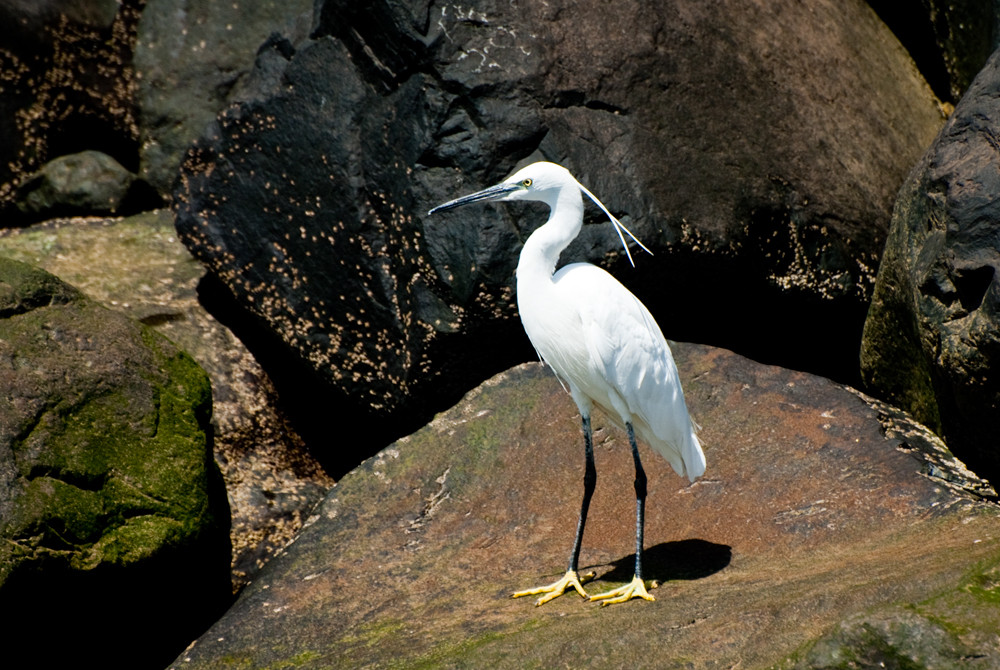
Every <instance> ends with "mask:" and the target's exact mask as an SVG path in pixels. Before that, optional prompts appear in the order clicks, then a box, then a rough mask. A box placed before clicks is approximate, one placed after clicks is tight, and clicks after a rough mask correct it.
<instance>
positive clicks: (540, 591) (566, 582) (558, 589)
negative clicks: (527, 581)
mask: <svg viewBox="0 0 1000 670" xmlns="http://www.w3.org/2000/svg"><path fill="white" fill-rule="evenodd" d="M593 578H594V573H593V572H588V573H587V574H585V575H584V576H583V577H582V578H581V577H580V576H579V575H577V573H576V571H575V570H568V571H567V572H566V574H565V575H563V576H562V579H559V580H557V581H554V582H552V583H551V584H547V585H545V586H539V587H538V588H535V589H526V590H524V591H517V592H516V593H514V594H512V595H511V597H512V598H520V597H522V596H537V595H541V596H542V597H541V598H539V599H538V601H537V602H536V603H535V605H544V604H545V603H547V602H549V601H550V600H553V599H554V598H558V597H559V596H561V595H562V594H563V593H565V592H566V591H567V590H568V589H570V588H573V589H574V590H576V592H577V593H579V594H580V595H581V596H583V597H584V598H589V597H590V596H589V595H588V594H587V592H586V591H584V590H583V584H585V583H586V582H589V581H590V580H591V579H593Z"/></svg>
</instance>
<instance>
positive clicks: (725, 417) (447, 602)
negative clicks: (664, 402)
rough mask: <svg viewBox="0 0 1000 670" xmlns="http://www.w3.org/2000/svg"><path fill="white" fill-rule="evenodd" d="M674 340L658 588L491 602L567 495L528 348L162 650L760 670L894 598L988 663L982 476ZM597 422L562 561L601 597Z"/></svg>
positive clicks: (561, 459) (630, 503) (609, 539)
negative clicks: (683, 471) (686, 419)
mask: <svg viewBox="0 0 1000 670" xmlns="http://www.w3.org/2000/svg"><path fill="white" fill-rule="evenodd" d="M674 352H675V354H676V358H677V361H678V366H679V370H680V375H681V378H682V380H683V382H684V384H685V392H686V395H687V398H688V403H689V406H690V408H691V411H692V414H693V415H694V417H695V418H696V419H697V420H698V422H699V423H700V424H701V425H702V427H703V428H702V432H701V436H702V438H703V440H704V443H705V452H706V455H707V459H708V471H707V473H706V474H705V476H704V477H703V478H702V479H700V480H699V481H698V482H696V483H695V484H694V485H688V483H687V481H686V480H681V479H679V478H678V477H677V476H676V475H675V474H674V473H673V472H672V471H671V470H670V467H669V465H667V464H666V462H665V461H663V459H661V458H659V457H657V456H656V455H655V454H653V453H652V452H650V451H649V450H648V449H646V448H645V447H641V453H642V456H643V458H644V461H643V463H644V466H645V469H646V473H647V475H648V477H649V482H650V494H649V496H650V497H649V499H648V501H647V507H646V514H647V518H646V523H647V525H646V566H647V570H648V573H649V574H648V575H647V576H648V577H649V578H656V579H659V580H661V581H662V582H664V583H663V585H662V586H660V587H659V588H658V589H657V590H655V591H654V592H653V594H654V595H655V597H656V599H657V600H656V601H655V602H652V603H647V602H642V601H639V602H631V603H628V604H625V605H616V606H613V607H610V608H605V609H601V608H599V607H597V605H596V604H590V603H586V602H583V601H581V599H580V598H579V597H577V596H576V595H567V596H563V597H561V598H558V599H556V600H555V601H553V602H551V603H548V604H546V605H544V606H543V607H541V608H536V607H534V605H533V602H532V601H531V600H530V599H518V600H512V599H511V598H510V593H511V592H512V591H514V590H516V589H520V588H525V587H527V586H535V585H538V584H541V583H546V582H548V581H552V580H553V579H555V578H556V577H557V576H558V575H561V574H562V571H563V570H564V569H565V565H566V560H567V558H568V554H569V549H570V544H571V542H572V538H573V532H574V529H575V523H576V515H577V511H578V510H579V502H580V496H581V494H582V488H583V487H582V479H583V445H582V438H581V433H580V419H579V416H578V415H577V414H576V410H575V406H574V404H573V402H572V400H571V399H570V398H569V396H568V394H566V393H565V392H564V391H563V390H562V389H561V388H560V386H559V384H558V382H557V381H556V380H555V379H554V377H553V376H552V375H551V373H550V372H548V371H547V370H545V369H544V368H543V367H542V366H541V365H539V364H537V363H532V364H525V365H523V366H520V367H518V368H516V369H514V370H512V371H510V372H507V373H503V374H501V375H499V376H497V377H495V378H493V379H492V380H490V381H488V382H487V383H485V384H483V385H482V386H480V387H479V388H477V389H476V390H475V391H474V392H472V393H470V394H469V395H468V396H467V397H466V398H465V399H464V400H462V402H460V403H459V404H458V405H457V406H455V407H454V408H452V409H450V410H448V411H447V412H444V413H443V414H441V415H439V416H438V417H437V418H436V419H435V420H434V421H433V422H432V423H431V424H430V425H429V426H427V427H426V428H424V429H422V430H420V431H418V432H417V433H415V434H414V435H412V436H410V437H408V438H405V439H402V440H400V441H398V442H396V443H395V444H393V445H391V446H390V447H389V448H387V449H385V450H383V451H382V452H380V453H379V454H378V455H377V456H375V457H374V458H372V459H370V460H368V461H366V462H365V463H364V464H363V465H362V466H360V467H359V468H358V469H357V470H355V471H354V472H352V473H351V474H349V475H348V476H347V477H344V478H343V479H342V480H340V481H339V482H338V484H337V486H336V487H335V488H334V489H333V490H332V491H331V492H330V494H329V496H328V497H327V499H326V501H325V502H324V504H323V505H322V507H320V508H319V509H318V510H317V514H316V516H315V518H314V519H313V520H312V524H311V525H309V526H308V527H307V528H306V529H305V530H304V531H303V532H302V533H301V534H300V535H299V537H298V539H297V540H296V542H295V543H294V544H292V545H291V546H290V547H289V548H288V549H286V551H285V553H284V554H283V555H281V556H279V557H278V558H276V559H275V560H273V561H272V562H271V563H270V564H269V565H268V566H267V567H266V568H265V570H264V571H263V573H262V574H261V575H260V576H259V578H258V579H257V580H256V581H255V582H254V583H253V584H251V585H250V586H249V587H248V588H247V589H246V590H245V591H244V592H243V594H242V595H241V597H240V599H239V600H238V601H237V603H236V604H235V605H234V606H233V608H232V609H231V610H230V611H229V612H228V613H227V614H226V616H225V617H223V618H222V619H221V620H220V621H219V622H218V623H217V624H216V625H215V626H214V627H213V628H212V629H210V630H209V631H208V632H207V633H206V634H205V635H203V636H202V637H201V639H199V640H198V641H197V643H196V644H194V645H193V646H192V647H191V648H190V649H188V650H186V651H185V653H183V654H181V655H180V656H179V657H178V659H177V660H176V661H175V663H174V664H173V665H172V666H171V667H172V668H177V669H181V668H183V669H184V670H195V669H198V668H218V667H227V666H237V667H285V666H292V665H294V666H295V667H302V668H326V667H351V668H367V667H371V668H376V667H435V668H451V667H464V668H486V667H490V668H525V667H529V668H536V667H537V668H551V667H564V666H570V667H595V668H621V667H629V668H633V667H636V668H647V667H648V668H674V667H677V668H681V667H695V668H730V667H742V668H748V669H750V668H763V667H769V666H770V665H772V664H775V663H777V662H779V661H781V660H782V659H783V658H786V657H787V656H789V655H792V654H801V653H803V652H804V650H807V649H808V648H809V647H810V646H811V641H813V640H816V639H818V638H821V637H826V636H829V635H832V634H833V632H835V631H836V630H838V629H839V626H840V622H842V621H846V622H853V621H855V620H856V617H857V616H859V615H861V614H867V615H869V617H870V618H871V619H872V620H875V619H877V618H879V617H882V618H884V619H887V618H888V617H889V616H890V615H891V614H896V615H898V610H897V608H898V607H903V608H906V609H908V610H909V611H911V612H913V613H914V614H915V615H916V616H915V617H914V618H920V617H923V618H927V619H929V620H930V621H933V622H934V623H933V624H930V623H928V624H927V626H926V627H927V629H928V630H933V629H934V627H935V626H943V627H945V628H948V629H951V630H960V631H962V632H961V635H962V640H963V643H962V646H961V647H959V648H961V649H965V650H971V651H968V654H969V658H971V659H978V658H982V659H983V660H982V661H976V662H978V663H981V665H971V666H970V667H976V668H986V667H996V664H997V663H998V662H1000V655H998V652H997V649H996V647H995V639H996V631H997V630H998V626H1000V610H998V609H997V608H996V606H995V599H996V597H997V586H996V584H997V581H996V575H997V571H998V570H1000V551H998V549H997V545H996V541H997V539H998V537H1000V524H998V520H1000V510H998V508H997V506H996V505H995V504H993V503H989V502H984V501H982V500H981V499H980V498H978V497H977V495H976V492H979V493H981V494H984V495H992V491H991V490H990V489H989V487H988V486H986V485H985V484H984V483H983V482H981V481H979V480H977V478H976V477H975V476H973V475H971V474H970V473H968V472H967V471H966V470H965V469H964V468H963V467H962V466H961V464H960V463H958V462H957V461H955V460H954V458H953V457H951V455H950V454H949V453H948V452H947V450H946V449H944V448H943V446H942V445H941V442H940V440H936V439H935V438H934V436H933V435H932V434H930V433H929V432H928V431H927V430H926V429H924V428H923V427H921V426H919V425H917V424H915V423H913V422H912V420H909V419H908V418H907V417H906V416H903V415H901V413H899V412H898V411H894V410H892V409H891V408H889V407H887V406H884V405H882V404H880V403H878V402H876V401H873V400H869V399H866V398H864V397H862V396H859V395H858V394H856V393H853V392H851V391H850V390H849V389H845V388H844V387H841V386H839V385H837V384H834V383H832V382H830V381H827V380H824V379H820V378H817V377H813V376H810V375H808V374H803V373H798V372H791V371H788V370H786V369H782V368H777V367H768V366H763V365H760V364H757V363H753V362H752V361H749V360H747V359H745V358H742V357H740V356H737V355H734V354H731V353H729V352H726V351H723V350H718V349H712V348H708V347H703V346H695V345H676V346H675V347H674ZM595 426H596V427H597V431H596V438H595V445H596V446H595V452H596V463H597V489H596V492H595V495H594V498H593V502H592V504H591V508H590V518H589V522H588V525H587V532H586V535H585V537H584V543H583V552H582V555H581V566H584V567H585V569H588V570H595V571H596V572H597V581H596V583H593V584H592V585H591V586H590V588H591V589H592V590H593V591H598V592H599V591H601V590H604V589H606V588H608V587H609V585H611V584H617V583H621V582H625V581H627V580H628V579H630V578H631V574H632V573H631V570H632V565H633V560H634V559H633V556H632V555H631V554H632V547H634V544H633V543H634V534H633V533H634V526H633V520H634V518H635V516H634V498H633V491H632V479H633V476H634V473H633V470H632V459H631V458H630V456H629V451H628V446H627V441H626V440H625V437H624V435H623V434H622V433H620V432H618V431H617V429H613V428H610V427H609V426H607V425H606V424H604V423H603V419H602V418H601V417H597V418H596V420H595ZM914 630H915V628H914ZM848 642H850V641H849V640H848ZM950 642H951V639H950V638H949V637H948V636H945V637H944V643H950ZM911 646H916V643H915V642H914V643H912V644H911ZM924 646H926V644H925V645H924ZM949 651H950V650H949V649H946V648H944V649H942V654H943V655H947V653H948V652H949ZM818 653H819V652H817V654H818ZM843 667H852V666H843ZM896 667H913V666H896Z"/></svg>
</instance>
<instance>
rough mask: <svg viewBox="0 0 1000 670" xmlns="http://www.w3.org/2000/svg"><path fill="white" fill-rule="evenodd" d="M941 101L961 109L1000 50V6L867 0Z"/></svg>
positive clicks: (964, 0)
mask: <svg viewBox="0 0 1000 670" xmlns="http://www.w3.org/2000/svg"><path fill="white" fill-rule="evenodd" d="M868 4H869V5H871V7H872V9H874V10H875V11H876V12H877V13H878V15H879V16H880V17H881V18H882V20H883V21H885V22H886V24H887V25H888V26H889V27H890V28H891V29H892V31H893V33H895V34H896V36H897V37H898V38H899V41H900V42H902V43H903V46H905V47H906V48H907V49H908V50H909V52H910V54H911V55H912V56H913V60H914V61H915V62H916V64H917V67H919V68H920V72H921V73H922V74H923V75H924V78H926V79H927V82H928V83H929V84H930V85H931V88H933V89H934V92H935V93H936V94H937V96H938V97H939V98H941V100H945V101H948V102H950V103H956V102H958V100H959V99H960V98H961V97H962V95H963V94H964V93H965V90H966V89H967V88H968V87H969V84H971V83H972V80H973V79H974V78H975V76H976V73H978V72H979V70H980V69H981V68H982V67H983V65H985V64H986V61H987V60H988V59H989V57H990V54H992V53H993V51H994V49H996V48H997V47H998V46H1000V31H998V30H997V26H998V22H1000V3H998V2H996V0H988V1H987V2H983V0H920V2H915V3H909V4H907V5H902V4H899V3H896V2H892V0H868Z"/></svg>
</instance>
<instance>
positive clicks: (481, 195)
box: [427, 183, 521, 215]
mask: <svg viewBox="0 0 1000 670" xmlns="http://www.w3.org/2000/svg"><path fill="white" fill-rule="evenodd" d="M519 188H521V185H520V184H506V183H500V184H497V185H496V186H490V187H489V188H487V189H483V190H482V191H479V192H478V193H473V194H472V195H466V196H462V197H461V198H456V199H455V200H451V201H449V202H446V203H444V204H443V205H438V206H437V207H435V208H434V209H432V210H431V211H429V212H427V214H428V215H430V214H433V213H434V212H443V211H444V210H446V209H454V208H455V207H461V206H462V205H468V204H469V203H471V202H479V201H480V200H499V199H500V198H502V197H504V196H505V195H507V194H508V193H512V192H514V191H516V190H518V189H519Z"/></svg>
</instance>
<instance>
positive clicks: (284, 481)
mask: <svg viewBox="0 0 1000 670" xmlns="http://www.w3.org/2000/svg"><path fill="white" fill-rule="evenodd" d="M0 247H2V248H3V253H4V254H6V255H8V256H10V257H11V258H14V259H15V260H21V261H24V262H28V263H31V264H33V265H36V266H37V267H40V268H43V269H45V270H47V271H49V272H51V273H53V274H55V275H57V276H59V277H61V278H62V279H64V280H65V281H67V282H69V283H71V284H72V285H73V286H76V287H77V288H79V289H80V290H82V291H83V292H85V293H86V294H87V295H88V296H89V297H91V298H93V299H94V300H96V301H98V302H100V303H101V304H103V305H105V306H106V307H109V308H111V309H113V310H116V311H120V312H123V313H125V314H127V315H128V316H129V317H131V318H133V319H136V320H138V321H141V322H143V323H145V324H147V325H149V326H150V327H152V328H153V329H155V330H156V331H158V332H159V333H161V334H163V335H165V336H166V337H167V338H169V339H170V340H171V341H173V342H174V343H176V344H177V345H178V346H179V347H180V348H181V349H183V350H184V351H185V352H187V353H189V354H190V355H191V357H192V358H194V359H195V360H196V361H197V362H198V364H199V365H201V367H202V368H204V370H205V372H207V373H208V376H209V378H210V379H211V382H212V433H213V437H214V440H213V448H214V451H215V458H216V463H217V464H218V466H219V469H220V470H221V472H222V477H223V479H224V480H225V482H226V490H227V493H228V495H229V505H230V511H231V520H232V523H231V529H230V536H231V539H232V544H233V555H232V562H233V566H232V567H233V583H234V587H236V588H239V587H241V586H243V584H245V583H246V582H247V581H248V580H249V579H252V578H253V576H254V574H255V573H256V571H257V570H258V569H259V568H260V566H261V565H263V563H264V562H266V561H267V559H268V558H270V557H271V556H273V555H274V554H275V553H276V552H277V551H278V550H279V549H281V548H282V547H283V546H284V545H285V544H286V543H287V542H288V540H289V539H291V538H292V537H293V536H294V534H295V533H296V532H297V531H298V530H299V528H301V526H302V523H303V521H305V518H306V517H307V516H308V515H309V513H310V510H311V509H312V508H313V507H314V506H315V505H316V503H317V502H319V501H320V500H321V499H322V498H323V496H324V495H325V494H326V491H327V490H328V489H329V488H330V486H332V485H333V480H332V479H331V477H330V476H328V475H327V474H326V473H325V472H324V471H323V469H322V467H321V466H320V465H319V464H318V463H317V462H316V460H315V458H313V457H312V456H311V455H310V454H309V452H308V451H307V450H306V448H305V445H304V444H303V441H302V439H301V438H300V437H299V436H298V435H297V434H296V433H295V431H294V430H293V429H292V428H291V427H290V425H289V422H288V420H287V418H286V415H285V412H284V410H283V409H282V405H281V402H280V399H279V398H278V397H277V394H276V392H275V390H274V386H273V384H271V382H270V379H269V378H268V376H267V374H266V373H265V372H264V371H263V370H262V369H261V367H260V365H259V364H258V363H257V361H256V360H255V359H254V357H253V355H252V354H251V353H250V352H249V351H248V350H247V348H246V347H245V346H244V345H243V344H242V343H241V342H240V341H239V339H237V338H236V337H235V336H234V335H233V334H232V332H231V331H230V330H229V329H228V328H226V327H225V326H224V325H223V324H221V323H219V322H218V321H216V320H215V319H214V318H212V316H211V315H210V314H209V313H208V312H207V311H206V309H205V307H204V306H203V305H202V300H201V299H205V302H210V294H211V291H210V290H205V287H204V285H203V283H202V281H201V280H202V278H203V276H204V274H205V270H204V268H203V267H202V266H201V264H200V263H198V262H197V261H195V260H194V259H193V258H192V257H191V254H190V253H188V251H187V249H185V248H184V245H182V244H181V243H180V241H178V239H177V234H176V232H175V231H174V223H173V216H171V214H170V212H169V211H167V210H160V211H156V212H150V213H147V214H143V215H138V216H133V217H128V218H124V219H87V220H84V219H62V220H55V221H50V222H47V223H45V224H39V225H34V226H29V227H26V228H19V229H14V230H9V231H6V232H3V233H0Z"/></svg>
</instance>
